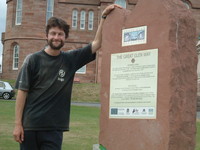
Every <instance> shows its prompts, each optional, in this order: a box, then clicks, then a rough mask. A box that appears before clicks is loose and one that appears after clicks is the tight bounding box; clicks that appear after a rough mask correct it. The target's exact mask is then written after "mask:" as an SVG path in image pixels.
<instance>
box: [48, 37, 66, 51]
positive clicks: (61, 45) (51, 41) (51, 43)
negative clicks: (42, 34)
mask: <svg viewBox="0 0 200 150" xmlns="http://www.w3.org/2000/svg"><path fill="white" fill-rule="evenodd" d="M53 42H54V41H53V39H51V40H49V41H48V45H49V46H50V47H51V49H53V50H60V49H61V48H62V47H63V46H64V42H63V41H62V40H60V41H59V42H60V44H59V45H58V46H55V45H54V44H53Z"/></svg>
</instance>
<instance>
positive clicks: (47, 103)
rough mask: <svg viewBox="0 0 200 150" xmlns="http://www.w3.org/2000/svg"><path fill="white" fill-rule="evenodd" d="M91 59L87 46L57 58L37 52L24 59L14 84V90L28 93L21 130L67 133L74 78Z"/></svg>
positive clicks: (92, 57) (88, 46) (90, 52)
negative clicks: (60, 131)
mask: <svg viewBox="0 0 200 150" xmlns="http://www.w3.org/2000/svg"><path fill="white" fill-rule="evenodd" d="M94 59H95V54H92V51H91V44H89V45H87V46H86V47H84V48H80V49H77V50H71V51H67V52H61V53H60V55H58V56H50V55H48V54H47V53H46V52H45V51H44V50H41V51H39V52H36V53H34V54H31V55H29V56H27V57H26V59H25V60H24V63H23V65H22V68H21V71H20V73H19V75H18V78H17V82H16V88H17V89H21V90H28V95H27V99H26V103H25V107H24V112H23V127H24V130H62V131H68V130H69V118H70V101H71V92H72V84H73V79H74V74H75V72H76V71H77V70H78V69H79V68H81V67H82V66H84V65H85V64H87V63H89V62H90V61H92V60H94Z"/></svg>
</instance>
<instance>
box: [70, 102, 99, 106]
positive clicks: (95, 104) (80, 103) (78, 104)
mask: <svg viewBox="0 0 200 150" xmlns="http://www.w3.org/2000/svg"><path fill="white" fill-rule="evenodd" d="M71 104H72V105H75V106H89V107H100V106H101V104H99V103H85V102H72V103H71Z"/></svg>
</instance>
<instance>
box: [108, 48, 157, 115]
mask: <svg viewBox="0 0 200 150" xmlns="http://www.w3.org/2000/svg"><path fill="white" fill-rule="evenodd" d="M157 76H158V49H150V50H142V51H135V52H126V53H117V54H112V55H111V74H110V106H109V117H110V118H127V119H156V106H157Z"/></svg>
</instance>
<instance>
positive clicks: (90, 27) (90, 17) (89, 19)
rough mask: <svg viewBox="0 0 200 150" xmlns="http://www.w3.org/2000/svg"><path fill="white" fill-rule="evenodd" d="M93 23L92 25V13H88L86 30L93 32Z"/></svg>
mask: <svg viewBox="0 0 200 150" xmlns="http://www.w3.org/2000/svg"><path fill="white" fill-rule="evenodd" d="M93 23H94V12H93V11H89V15H88V30H93Z"/></svg>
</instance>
